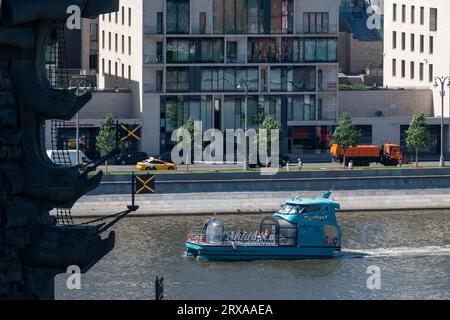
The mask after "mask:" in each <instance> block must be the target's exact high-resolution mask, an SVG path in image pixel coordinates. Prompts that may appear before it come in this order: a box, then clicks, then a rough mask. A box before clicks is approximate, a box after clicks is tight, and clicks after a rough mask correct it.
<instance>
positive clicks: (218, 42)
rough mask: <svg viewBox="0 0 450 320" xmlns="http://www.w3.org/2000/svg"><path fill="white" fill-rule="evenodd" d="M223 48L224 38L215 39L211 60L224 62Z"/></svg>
mask: <svg viewBox="0 0 450 320" xmlns="http://www.w3.org/2000/svg"><path fill="white" fill-rule="evenodd" d="M223 50H224V41H223V39H214V46H213V58H212V59H211V62H216V63H223Z"/></svg>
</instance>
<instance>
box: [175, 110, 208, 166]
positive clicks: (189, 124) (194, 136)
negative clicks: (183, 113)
mask: <svg viewBox="0 0 450 320" xmlns="http://www.w3.org/2000/svg"><path fill="white" fill-rule="evenodd" d="M181 128H183V129H185V130H186V131H187V132H189V135H190V137H191V155H190V157H192V155H193V151H194V147H195V141H196V140H197V142H198V143H199V145H197V147H198V149H201V150H202V148H203V140H202V132H201V128H200V127H199V128H197V130H196V128H195V120H194V119H193V118H192V117H189V119H188V120H187V121H186V123H185V124H184V125H183V126H182V127H181ZM178 142H181V138H180V140H179V141H178ZM191 160H192V159H191Z"/></svg>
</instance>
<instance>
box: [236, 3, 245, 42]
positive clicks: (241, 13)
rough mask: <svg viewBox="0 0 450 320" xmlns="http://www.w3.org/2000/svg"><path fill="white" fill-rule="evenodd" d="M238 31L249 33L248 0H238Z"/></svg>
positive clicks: (239, 32)
mask: <svg viewBox="0 0 450 320" xmlns="http://www.w3.org/2000/svg"><path fill="white" fill-rule="evenodd" d="M236 33H238V34H243V33H247V0H236Z"/></svg>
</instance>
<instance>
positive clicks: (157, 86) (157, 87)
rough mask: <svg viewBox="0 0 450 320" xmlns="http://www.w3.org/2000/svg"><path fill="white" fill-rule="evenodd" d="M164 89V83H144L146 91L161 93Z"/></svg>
mask: <svg viewBox="0 0 450 320" xmlns="http://www.w3.org/2000/svg"><path fill="white" fill-rule="evenodd" d="M163 90H164V88H163V85H162V83H144V92H145V93H160V92H163Z"/></svg>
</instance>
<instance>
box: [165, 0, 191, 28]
mask: <svg viewBox="0 0 450 320" xmlns="http://www.w3.org/2000/svg"><path fill="white" fill-rule="evenodd" d="M189 11H190V6H189V0H167V9H166V16H167V17H166V20H167V21H166V22H167V26H166V30H167V33H169V34H177V33H179V34H188V33H189V23H190V22H189V16H190V12H189Z"/></svg>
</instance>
